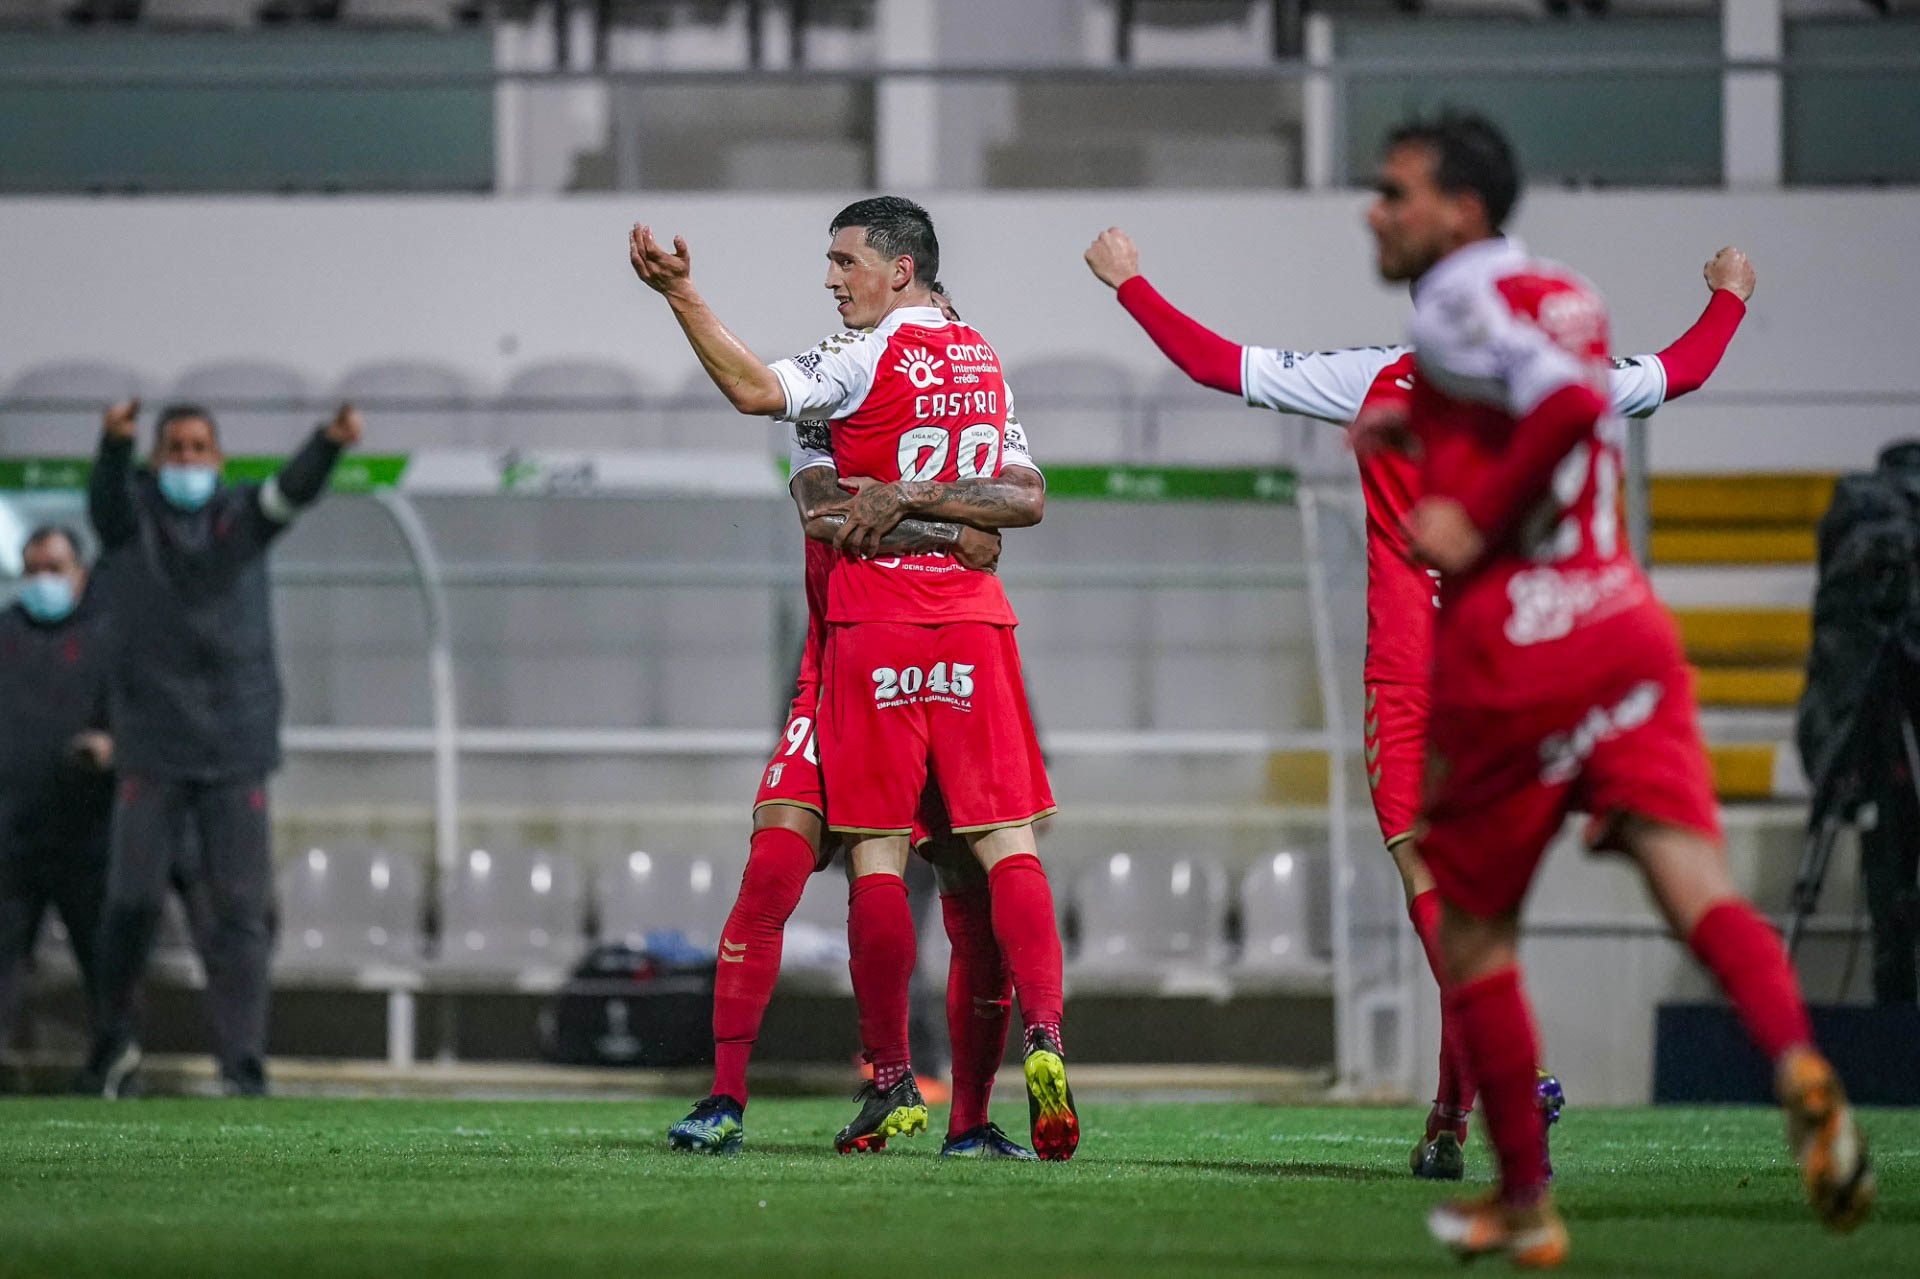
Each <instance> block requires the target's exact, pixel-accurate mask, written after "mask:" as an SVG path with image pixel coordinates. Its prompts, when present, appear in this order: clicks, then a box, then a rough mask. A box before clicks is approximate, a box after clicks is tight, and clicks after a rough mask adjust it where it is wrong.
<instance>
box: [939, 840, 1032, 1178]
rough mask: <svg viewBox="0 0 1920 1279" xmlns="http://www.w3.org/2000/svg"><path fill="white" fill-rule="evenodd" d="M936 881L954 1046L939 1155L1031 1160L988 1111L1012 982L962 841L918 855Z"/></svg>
mask: <svg viewBox="0 0 1920 1279" xmlns="http://www.w3.org/2000/svg"><path fill="white" fill-rule="evenodd" d="M922 851H923V852H924V854H925V856H926V858H927V860H928V861H930V862H932V863H933V868H934V873H935V874H936V875H937V876H938V877H939V881H940V911H941V915H942V917H943V919H944V921H945V923H946V928H947V940H948V941H950V942H951V943H952V944H953V957H952V959H951V961H950V962H949V964H948V968H947V1038H948V1041H949V1042H950V1043H951V1045H952V1048H953V1106H952V1109H951V1110H950V1111H949V1114H948V1119H947V1139H946V1143H945V1144H944V1145H943V1146H942V1147H941V1148H940V1153H941V1154H942V1155H945V1156H954V1157H967V1158H986V1159H1032V1158H1034V1157H1035V1156H1034V1153H1033V1152H1032V1151H1031V1150H1028V1149H1027V1148H1026V1147H1025V1146H1022V1145H1020V1144H1019V1143H1018V1142H1016V1141H1014V1140H1013V1139H1012V1138H1010V1137H1008V1136H1007V1135H1006V1133H1004V1132H1002V1131H1001V1130H1000V1127H999V1125H997V1124H995V1123H994V1122H993V1121H992V1119H991V1118H990V1117H989V1115H988V1112H987V1103H988V1101H989V1099H990V1098H991V1097H992V1095H993V1078H994V1075H995V1073H996V1072H998V1071H999V1069H1000V1062H1001V1060H1002V1059H1003V1058H1004V1057H1005V1056H1006V1051H1007V1022H1008V1020H1009V1018H1010V1016H1011V1013H1012V1003H1013V982H1012V978H1011V977H1010V976H1009V975H1008V972H1007V961H1006V956H1005V955H1003V954H1002V953H1001V951H1000V943H999V942H998V941H996V940H995V939H994V936H993V908H992V902H991V899H990V897H989V895H988V891H987V874H986V871H985V870H984V869H983V868H982V867H981V865H980V863H979V862H978V861H977V860H976V859H975V858H974V856H973V854H972V853H971V852H970V851H969V850H968V848H967V844H966V840H965V839H963V838H959V837H955V836H945V837H942V838H940V839H937V840H935V841H933V842H932V843H930V844H928V845H927V846H926V847H925V848H924V849H923V850H922Z"/></svg>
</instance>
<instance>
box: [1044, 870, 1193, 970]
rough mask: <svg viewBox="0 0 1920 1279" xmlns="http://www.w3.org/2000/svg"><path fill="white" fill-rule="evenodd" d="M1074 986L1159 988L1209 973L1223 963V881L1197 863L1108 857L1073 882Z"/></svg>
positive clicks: (1072, 966)
mask: <svg viewBox="0 0 1920 1279" xmlns="http://www.w3.org/2000/svg"><path fill="white" fill-rule="evenodd" d="M1073 904H1074V910H1075V913H1076V914H1077V915H1078V917H1079V920H1080V951H1079V954H1078V955H1077V956H1076V957H1075V959H1074V961H1073V963H1072V965H1071V966H1070V969H1069V971H1070V972H1071V973H1072V974H1073V975H1074V977H1075V978H1076V980H1082V979H1087V978H1094V979H1102V978H1108V979H1116V980H1123V981H1127V982H1129V983H1130V984H1131V983H1142V984H1148V985H1160V986H1165V985H1166V984H1168V983H1170V982H1172V983H1178V982H1180V981H1182V980H1183V979H1186V980H1191V979H1193V978H1196V977H1205V976H1208V975H1212V974H1215V973H1216V971H1217V970H1218V968H1219V966H1220V965H1221V963H1222V962H1223V961H1224V959H1225V957H1226V938H1225V927H1224V926H1225V922H1226V907H1227V877H1226V872H1225V871H1223V870H1222V869H1221V868H1220V865H1219V864H1218V863H1217V862H1215V861H1213V860H1212V859H1210V858H1204V857H1181V856H1175V857H1167V856H1164V855H1160V854H1152V853H1146V854H1143V853H1113V854H1111V855H1109V856H1107V857H1105V858H1103V859H1102V860H1100V861H1099V862H1098V863H1096V864H1095V865H1094V866H1092V867H1090V868H1088V869H1087V870H1085V871H1082V872H1081V873H1080V875H1078V876H1077V877H1076V878H1075V879H1074V882H1073Z"/></svg>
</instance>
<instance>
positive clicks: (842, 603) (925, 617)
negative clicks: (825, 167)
mask: <svg viewBox="0 0 1920 1279" xmlns="http://www.w3.org/2000/svg"><path fill="white" fill-rule="evenodd" d="M772 368H773V370H774V372H775V373H776V374H777V375H778V376H779V378H780V383H781V386H782V387H783V388H784V389H785V392H786V397H787V404H786V409H785V411H784V412H783V414H782V416H783V417H785V418H786V419H787V420H789V421H793V422H797V423H800V424H801V426H802V438H803V440H804V439H805V436H806V428H807V427H808V426H809V425H810V424H825V425H826V426H827V428H828V440H829V442H830V446H831V449H832V453H833V461H834V466H835V467H836V468H837V469H838V471H839V473H840V475H841V477H842V478H843V479H849V480H850V479H853V478H856V477H862V476H864V477H870V478H873V479H876V480H881V481H883V482H884V481H891V480H898V479H907V480H936V481H940V480H945V481H951V480H962V479H972V478H975V477H991V476H995V475H998V474H999V473H1000V469H1001V467H1002V465H1003V464H1004V461H1005V459H1004V457H1003V453H1004V451H1005V448H1006V445H1007V437H1008V433H1009V423H1010V421H1013V420H1014V419H1013V418H1012V404H1011V402H1010V399H1009V397H1008V393H1007V385H1006V379H1005V377H1004V376H1003V375H1002V373H1001V369H1000V357H999V356H998V355H997V354H996V353H995V352H994V349H993V347H992V346H990V345H988V343H987V340H986V339H985V338H983V337H982V336H981V335H980V334H979V332H978V331H977V330H975V329H973V328H971V327H969V326H968V325H964V324H956V323H954V322H952V321H950V320H948V319H947V318H946V317H945V316H944V315H942V314H941V313H940V312H939V311H938V310H936V309H934V308H932V307H903V308H901V309H900V310H897V311H893V312H891V313H889V314H888V315H887V317H886V318H885V319H884V320H882V321H881V323H880V324H879V325H878V326H877V327H875V328H873V329H870V330H868V331H867V332H864V333H843V334H839V335H837V336H835V337H832V338H829V339H827V340H826V341H825V342H822V343H821V344H820V345H819V346H817V347H815V348H814V349H813V350H811V351H808V352H806V353H804V354H802V355H798V356H795V357H794V358H793V359H790V360H780V361H776V362H775V363H774V364H773V365H772ZM1015 429H1016V430H1017V423H1016V425H1015ZM827 620H828V621H831V622H868V621H872V622H909V623H920V624H944V623H949V622H989V623H992V624H994V625H999V626H1012V625H1014V624H1015V622H1016V621H1017V620H1018V619H1017V618H1015V616H1014V613H1013V608H1012V606H1011V605H1009V604H1008V603H1007V596H1006V592H1005V591H1004V590H1002V589H1001V586H1000V579H999V578H998V577H997V576H995V575H993V574H991V573H982V572H979V571H977V570H974V569H970V568H968V567H966V566H965V565H964V564H962V563H960V562H959V561H958V560H957V559H955V558H954V557H953V556H952V555H949V554H946V553H945V552H935V553H926V554H920V555H904V556H894V557H889V558H884V559H856V558H854V557H852V556H846V555H836V556H834V557H833V561H832V573H831V577H830V579H829V582H828V590H827Z"/></svg>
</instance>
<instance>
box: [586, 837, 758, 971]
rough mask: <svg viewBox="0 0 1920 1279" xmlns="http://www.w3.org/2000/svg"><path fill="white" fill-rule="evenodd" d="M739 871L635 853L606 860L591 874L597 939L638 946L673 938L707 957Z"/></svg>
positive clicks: (705, 860)
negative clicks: (652, 937) (657, 936)
mask: <svg viewBox="0 0 1920 1279" xmlns="http://www.w3.org/2000/svg"><path fill="white" fill-rule="evenodd" d="M739 883H740V868H739V867H738V866H737V865H730V864H728V863H726V862H723V861H721V860H720V859H717V858H713V857H705V856H685V855H676V854H672V853H647V852H640V851H638V850H636V851H632V852H623V853H619V854H616V855H615V856H612V857H609V858H607V859H606V860H605V861H603V862H601V863H600V865H599V866H598V867H597V868H596V874H595V884H594V892H595V900H596V901H597V902H598V903H599V907H600V937H601V939H602V940H605V941H620V940H625V941H626V942H628V944H630V945H636V946H638V945H641V944H643V943H644V941H645V939H646V936H647V934H648V933H672V932H678V933H679V934H680V935H681V937H682V938H683V939H684V940H685V941H686V942H687V943H688V944H690V945H692V946H696V947H698V948H699V949H701V950H703V951H706V952H708V953H712V952H714V951H716V950H718V949H719V946H720V929H721V926H722V925H724V924H725V923H726V922H727V911H728V910H729V909H731V908H732V906H733V895H734V890H735V889H736V888H738V887H739Z"/></svg>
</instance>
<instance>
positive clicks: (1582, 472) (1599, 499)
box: [1534, 419, 1625, 564]
mask: <svg viewBox="0 0 1920 1279" xmlns="http://www.w3.org/2000/svg"><path fill="white" fill-rule="evenodd" d="M1624 433H1625V426H1624V424H1622V423H1621V422H1619V421H1618V420H1617V419H1615V420H1611V421H1608V422H1606V423H1603V424H1602V425H1601V427H1600V432H1599V438H1598V439H1595V440H1582V441H1581V442H1580V443H1579V444H1577V445H1576V446H1574V450H1573V452H1571V453H1569V454H1567V456H1566V457H1565V458H1564V459H1563V460H1562V461H1561V463H1560V465H1559V467H1558V468H1557V469H1555V471H1554V473H1553V499H1554V501H1555V502H1557V503H1558V504H1559V506H1560V509H1561V510H1563V511H1567V514H1566V515H1564V516H1563V517H1561V520H1560V522H1559V523H1558V524H1557V525H1555V526H1554V530H1553V534H1552V536H1551V537H1550V538H1549V539H1548V540H1547V541H1546V542H1545V543H1544V544H1542V545H1541V546H1539V547H1538V548H1536V550H1535V551H1534V559H1535V560H1537V561H1540V562H1542V563H1549V564H1550V563H1553V562H1555V561H1558V560H1564V559H1569V558H1571V557H1573V556H1574V555H1577V554H1579V553H1580V544H1581V531H1580V516H1579V513H1578V512H1576V511H1571V510H1568V508H1569V507H1572V506H1574V505H1575V504H1576V503H1577V502H1579V500H1580V495H1581V493H1583V492H1584V491H1585V490H1586V487H1587V480H1588V478H1589V477H1591V478H1592V480H1593V521H1592V526H1593V549H1594V551H1595V552H1596V553H1597V554H1598V555H1599V556H1600V558H1601V559H1603V560H1607V559H1612V558H1613V556H1614V552H1616V551H1617V550H1619V548H1620V453H1619V450H1618V447H1617V442H1616V439H1615V437H1616V436H1619V435H1622V434H1624Z"/></svg>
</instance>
